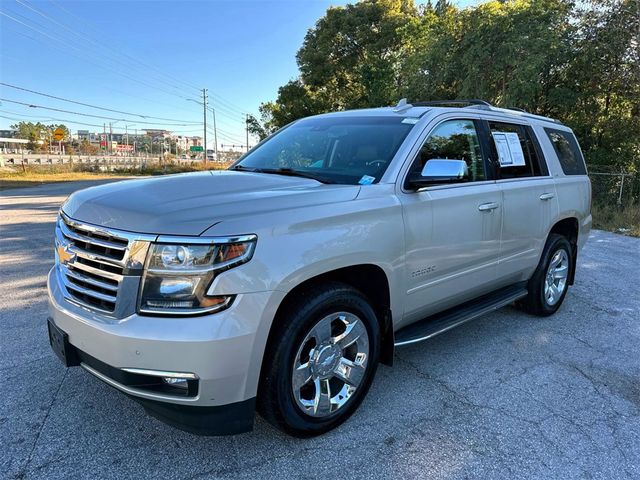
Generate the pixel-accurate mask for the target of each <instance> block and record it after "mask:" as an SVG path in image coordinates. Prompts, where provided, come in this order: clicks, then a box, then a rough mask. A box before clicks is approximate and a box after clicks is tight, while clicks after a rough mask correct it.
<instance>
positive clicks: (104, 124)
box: [100, 123, 107, 152]
mask: <svg viewBox="0 0 640 480" xmlns="http://www.w3.org/2000/svg"><path fill="white" fill-rule="evenodd" d="M102 138H104V151H105V152H106V151H107V124H106V123H103V124H102ZM100 148H101V149H102V142H100Z"/></svg>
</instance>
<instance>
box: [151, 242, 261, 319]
mask: <svg viewBox="0 0 640 480" xmlns="http://www.w3.org/2000/svg"><path fill="white" fill-rule="evenodd" d="M180 240H182V239H180V238H176V237H172V238H170V239H163V238H162V237H160V238H159V240H158V243H155V244H153V245H152V246H151V248H150V249H149V254H148V257H147V262H146V268H145V271H144V274H143V277H142V288H141V293H140V301H139V306H138V311H139V312H140V313H149V314H170V315H197V314H201V313H210V312H216V311H219V310H223V309H225V308H227V307H228V306H229V305H231V302H232V301H233V296H232V295H231V296H217V297H210V296H207V295H206V292H207V290H208V288H209V286H210V285H211V282H212V281H213V279H214V278H215V276H216V274H218V273H220V272H222V271H224V270H228V269H229V268H233V267H236V266H238V265H241V264H243V263H245V262H248V261H249V260H250V259H251V256H252V255H253V250H254V249H255V245H256V236H255V235H246V236H242V237H233V238H213V239H204V238H196V239H188V240H187V239H185V240H182V242H184V243H182V242H180ZM179 242H180V243H179Z"/></svg>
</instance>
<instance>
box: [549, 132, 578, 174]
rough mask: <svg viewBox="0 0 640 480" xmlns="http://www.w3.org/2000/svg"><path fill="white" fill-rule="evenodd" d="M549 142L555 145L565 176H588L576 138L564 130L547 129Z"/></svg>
mask: <svg viewBox="0 0 640 480" xmlns="http://www.w3.org/2000/svg"><path fill="white" fill-rule="evenodd" d="M544 131H545V132H546V134H547V136H548V137H549V140H551V144H552V145H553V149H554V150H555V151H556V155H558V160H560V166H561V167H562V171H563V172H564V174H565V175H586V174H587V169H586V167H585V165H584V158H582V153H581V152H580V148H579V147H578V141H577V140H576V137H575V136H574V135H573V134H572V133H570V132H565V131H563V130H556V129H554V128H545V129H544Z"/></svg>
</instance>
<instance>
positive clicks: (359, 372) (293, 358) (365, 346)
mask: <svg viewBox="0 0 640 480" xmlns="http://www.w3.org/2000/svg"><path fill="white" fill-rule="evenodd" d="M276 321H277V322H278V324H277V325H275V326H274V330H273V331H272V333H271V335H270V340H269V344H268V346H267V351H266V352H265V357H264V363H263V369H262V378H261V382H260V389H259V392H258V412H259V413H260V414H261V415H262V416H263V418H264V419H265V420H267V421H268V422H269V423H271V424H272V425H274V426H275V427H276V428H278V429H280V430H283V431H284V432H286V433H289V434H291V435H294V436H297V437H311V436H315V435H320V434H322V433H324V432H327V431H328V430H331V429H333V428H335V427H337V426H338V425H340V424H341V423H343V422H344V421H345V420H347V418H349V417H350V416H351V415H352V414H353V412H354V411H355V410H356V409H357V408H358V406H359V405H360V403H361V402H362V400H363V399H364V397H365V395H366V394H367V391H368V390H369V386H370V385H371V382H372V380H373V377H374V375H375V372H376V369H377V366H378V359H379V356H380V326H379V323H378V319H377V317H376V314H375V312H374V310H373V308H372V307H371V304H370V303H369V301H368V299H367V298H366V297H365V296H364V295H363V294H362V293H361V292H359V291H358V290H356V289H354V288H352V287H350V286H349V285H346V284H343V283H339V282H331V283H328V284H324V285H321V286H319V287H315V288H313V289H309V290H307V291H305V292H303V293H302V294H300V295H298V297H297V298H295V299H294V300H293V301H292V302H291V303H290V304H289V305H288V306H287V307H286V308H285V311H284V312H282V314H281V315H279V318H277V319H276Z"/></svg>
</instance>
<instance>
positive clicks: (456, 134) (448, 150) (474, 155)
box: [411, 120, 486, 182]
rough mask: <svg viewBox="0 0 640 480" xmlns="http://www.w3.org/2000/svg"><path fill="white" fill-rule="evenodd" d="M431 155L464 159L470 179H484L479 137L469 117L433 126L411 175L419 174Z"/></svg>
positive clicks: (432, 156)
mask: <svg viewBox="0 0 640 480" xmlns="http://www.w3.org/2000/svg"><path fill="white" fill-rule="evenodd" d="M435 158H439V159H448V160H464V161H465V162H467V166H468V167H469V180H470V181H472V182H473V181H480V180H485V179H486V175H485V169H484V160H483V158H482V151H481V149H480V140H479V139H478V133H477V131H476V126H475V124H474V123H473V120H448V121H446V122H442V123H441V124H440V125H438V126H437V127H436V128H434V129H433V131H432V132H431V133H430V134H429V137H427V139H426V140H425V142H424V145H422V148H421V149H420V153H418V157H417V158H416V161H415V162H414V164H413V166H412V167H411V174H419V173H420V172H421V171H422V169H423V168H424V165H425V164H426V163H427V161H428V160H432V159H435Z"/></svg>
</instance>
